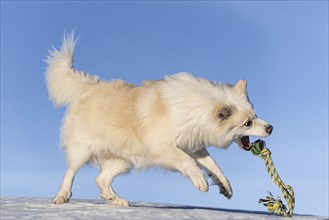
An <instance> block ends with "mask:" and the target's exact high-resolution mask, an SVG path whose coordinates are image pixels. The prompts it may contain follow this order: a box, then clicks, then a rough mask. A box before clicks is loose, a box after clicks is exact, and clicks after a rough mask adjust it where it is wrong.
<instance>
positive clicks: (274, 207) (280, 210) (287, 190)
mask: <svg viewBox="0 0 329 220" xmlns="http://www.w3.org/2000/svg"><path fill="white" fill-rule="evenodd" d="M265 146H266V144H265V142H264V141H262V140H257V141H255V142H254V143H253V144H252V148H251V152H252V153H253V154H254V155H255V156H259V157H260V158H262V159H263V160H264V161H265V167H266V170H267V172H268V173H269V175H270V177H271V179H272V180H273V181H274V183H275V184H276V185H277V186H278V187H279V188H280V190H281V192H282V193H283V196H284V198H285V200H286V202H287V204H288V211H287V210H286V209H287V208H286V206H285V205H284V204H283V203H282V201H281V199H280V198H278V199H274V198H273V196H272V194H271V193H269V195H270V196H268V197H266V198H265V199H260V203H263V205H265V206H266V207H267V208H268V210H269V211H270V212H274V213H276V214H279V215H283V216H285V217H292V215H293V210H294V208H295V193H294V190H293V188H292V187H291V186H289V185H285V184H284V183H283V181H282V179H281V178H280V176H279V174H278V172H277V171H276V169H275V166H274V163H273V160H272V157H271V151H270V150H269V149H268V148H265Z"/></svg>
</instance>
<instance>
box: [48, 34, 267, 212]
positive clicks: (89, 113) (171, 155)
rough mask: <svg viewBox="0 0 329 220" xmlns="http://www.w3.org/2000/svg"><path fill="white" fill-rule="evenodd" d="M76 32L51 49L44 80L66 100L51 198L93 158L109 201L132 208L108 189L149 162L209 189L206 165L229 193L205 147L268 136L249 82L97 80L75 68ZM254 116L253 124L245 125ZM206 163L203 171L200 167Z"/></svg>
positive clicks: (67, 188)
mask: <svg viewBox="0 0 329 220" xmlns="http://www.w3.org/2000/svg"><path fill="white" fill-rule="evenodd" d="M74 45H75V42H74V37H73V34H72V35H70V36H66V37H65V38H64V40H63V45H62V47H61V49H60V50H59V51H57V50H54V51H51V52H50V55H49V57H48V60H47V62H48V64H49V67H48V70H47V73H46V81H47V85H48V90H49V97H50V99H51V100H52V101H53V102H54V103H55V105H57V106H61V105H67V108H68V109H67V113H66V115H65V118H64V121H63V126H62V142H61V145H62V146H63V148H64V150H65V152H66V157H67V171H66V174H65V176H64V179H63V182H62V186H61V188H60V190H59V192H58V193H57V195H56V196H55V198H54V200H53V202H54V203H55V204H62V203H65V202H68V201H69V199H70V197H71V187H72V183H73V179H74V176H75V174H76V172H77V171H78V170H79V168H81V166H83V165H84V164H86V163H88V162H92V163H97V164H99V166H100V174H99V176H98V177H97V180H96V182H97V185H98V186H99V188H100V191H101V197H102V198H104V199H106V200H108V201H109V202H110V203H111V204H114V205H122V206H128V205H129V203H128V201H126V200H124V199H121V198H119V197H118V196H117V195H116V193H115V192H114V190H113V189H112V187H111V183H112V181H113V178H115V177H116V176H118V175H120V174H122V173H126V172H127V171H129V170H130V169H132V168H134V167H135V168H144V167H149V166H155V167H161V168H164V169H167V170H172V171H178V172H180V173H181V174H183V175H184V176H186V177H187V178H189V179H190V180H191V181H192V183H193V185H194V186H195V187H196V188H197V189H199V190H201V191H203V192H206V191H208V182H207V180H206V178H205V176H204V174H203V172H202V171H201V169H204V170H205V171H206V172H207V173H208V174H209V175H210V176H211V178H212V179H213V181H214V183H215V184H218V185H219V186H220V189H221V192H222V193H223V194H224V195H225V196H226V197H227V198H231V196H232V189H231V186H230V183H229V181H228V180H227V178H226V177H225V176H224V174H223V172H222V171H221V169H220V168H219V167H218V165H217V164H216V162H215V161H214V160H213V159H212V158H211V156H210V155H209V154H208V152H207V150H206V147H207V146H216V147H218V148H224V149H225V148H227V147H228V146H229V145H230V144H231V143H232V142H233V141H235V142H237V143H238V144H239V145H240V146H241V144H242V143H241V140H240V139H241V137H242V136H245V135H253V136H260V137H265V136H268V135H269V133H270V132H266V127H268V126H269V125H268V124H267V123H266V122H265V121H263V120H261V119H258V118H256V115H255V111H254V109H253V107H252V105H251V104H250V102H249V100H248V97H247V93H246V81H244V80H241V81H239V82H238V83H237V84H236V85H235V86H231V85H226V84H222V83H216V82H210V81H208V80H206V79H203V78H195V77H193V76H192V75H191V74H188V73H179V74H175V75H171V76H167V77H165V78H164V79H162V80H159V81H145V82H143V84H142V85H141V86H134V85H132V84H130V83H126V82H124V81H121V80H113V81H100V80H99V79H98V77H97V76H90V75H88V74H86V73H83V72H78V71H77V70H75V69H74V68H73V51H74ZM247 121H252V122H253V123H252V125H251V126H246V125H245V124H246V122H247ZM200 168H201V169H200Z"/></svg>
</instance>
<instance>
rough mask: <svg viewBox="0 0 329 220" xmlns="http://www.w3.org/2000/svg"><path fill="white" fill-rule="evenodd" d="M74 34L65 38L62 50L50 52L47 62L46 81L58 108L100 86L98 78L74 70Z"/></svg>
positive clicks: (51, 97) (50, 94)
mask: <svg viewBox="0 0 329 220" xmlns="http://www.w3.org/2000/svg"><path fill="white" fill-rule="evenodd" d="M75 43H76V41H75V40H74V33H73V32H72V33H71V34H68V35H66V36H64V39H63V42H62V47H61V48H60V50H56V49H53V50H52V51H49V56H48V57H47V60H46V62H47V63H48V69H47V72H46V81H47V87H48V92H49V99H51V100H52V101H53V102H54V104H55V105H56V106H63V105H67V104H70V103H72V102H74V101H77V100H78V99H80V98H81V97H83V95H84V94H85V93H87V92H88V91H89V90H90V89H91V88H92V87H94V86H95V85H96V84H98V82H99V79H98V76H90V75H88V74H86V73H84V72H78V71H77V70H75V69H74V68H73V52H74V45H75Z"/></svg>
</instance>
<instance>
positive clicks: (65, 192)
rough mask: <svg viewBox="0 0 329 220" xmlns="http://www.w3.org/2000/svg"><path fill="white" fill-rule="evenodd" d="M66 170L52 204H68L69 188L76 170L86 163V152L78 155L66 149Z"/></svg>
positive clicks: (87, 156)
mask: <svg viewBox="0 0 329 220" xmlns="http://www.w3.org/2000/svg"><path fill="white" fill-rule="evenodd" d="M66 153H67V169H66V173H65V176H64V179H63V182H62V185H61V188H60V190H59V191H58V193H57V195H56V196H55V198H54V199H53V203H54V204H63V203H67V202H69V200H70V198H71V196H72V193H71V188H72V184H73V180H74V176H75V174H76V173H77V172H78V170H79V169H80V168H81V167H82V166H83V165H84V164H85V163H86V162H87V161H88V159H89V154H88V153H87V152H79V153H78V154H77V153H76V152H75V151H74V152H72V151H70V149H67V151H66Z"/></svg>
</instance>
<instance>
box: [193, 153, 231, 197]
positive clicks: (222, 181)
mask: <svg viewBox="0 0 329 220" xmlns="http://www.w3.org/2000/svg"><path fill="white" fill-rule="evenodd" d="M191 156H192V157H193V158H194V159H195V160H196V161H197V163H198V164H199V166H200V167H202V168H204V169H205V170H206V171H207V172H208V175H209V176H211V178H212V180H213V181H214V183H215V184H216V185H218V186H219V187H220V192H221V193H222V194H223V195H224V196H225V197H226V198H228V199H230V198H231V197H232V195H233V192H232V188H231V184H230V181H228V179H227V178H226V176H225V175H224V173H223V172H222V171H221V169H220V168H219V167H218V165H217V164H216V162H215V161H214V159H212V157H211V156H210V155H209V153H208V151H207V150H206V149H202V150H199V151H197V152H195V153H194V154H192V155H191Z"/></svg>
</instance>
